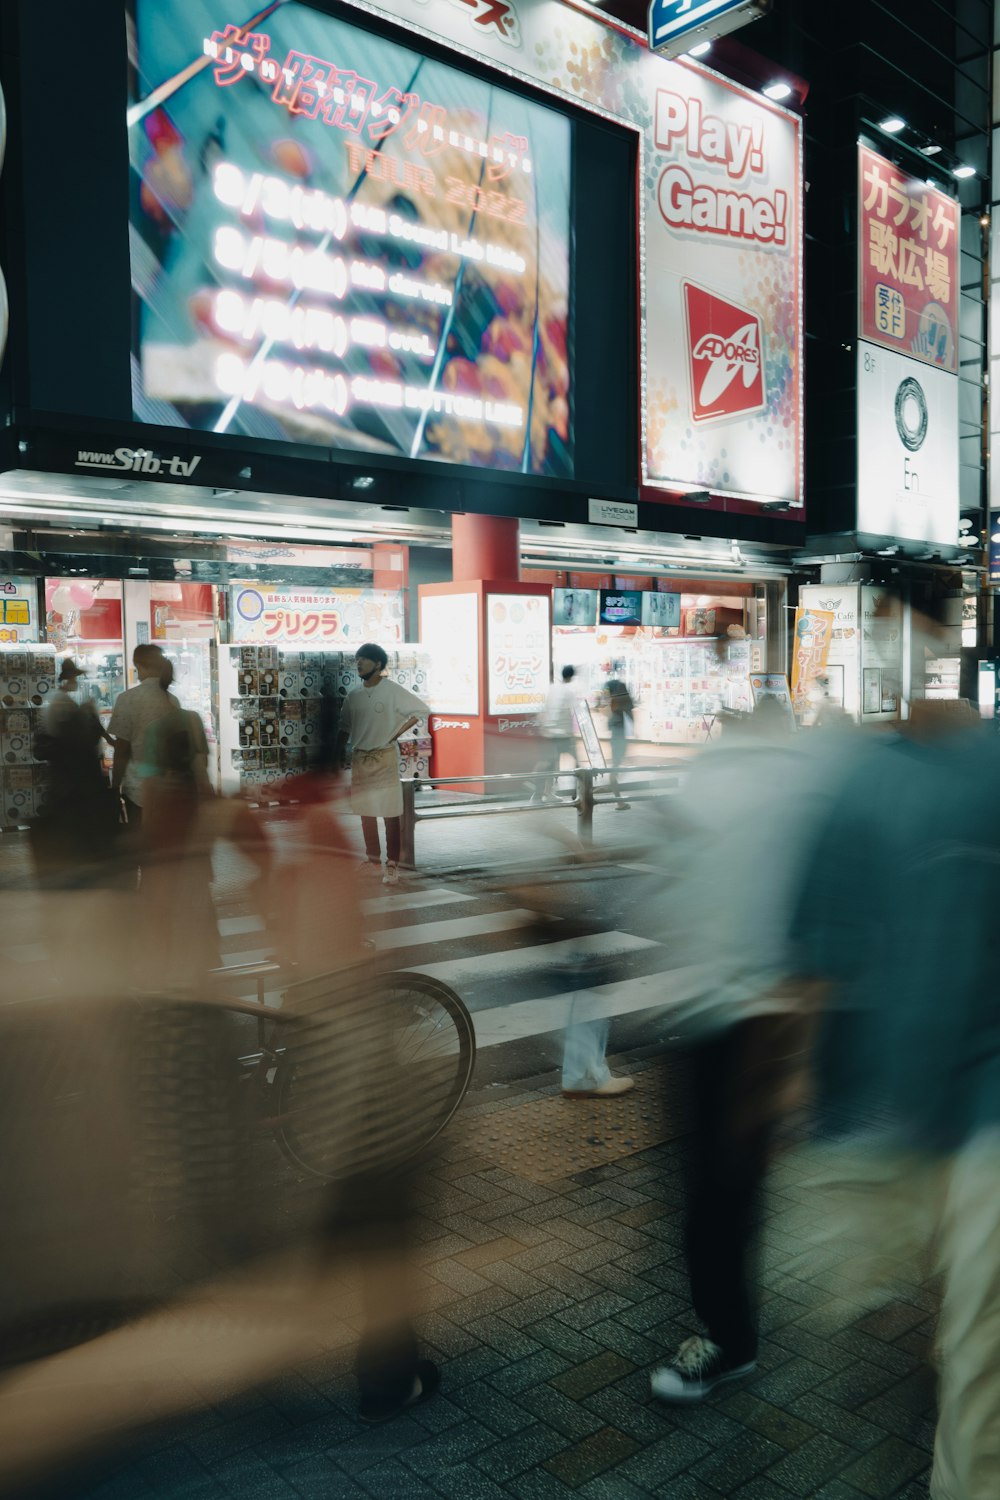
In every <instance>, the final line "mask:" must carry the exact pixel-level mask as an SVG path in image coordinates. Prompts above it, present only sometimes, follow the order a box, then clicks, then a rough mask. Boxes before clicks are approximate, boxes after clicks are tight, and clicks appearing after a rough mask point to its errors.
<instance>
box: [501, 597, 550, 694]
mask: <svg viewBox="0 0 1000 1500" xmlns="http://www.w3.org/2000/svg"><path fill="white" fill-rule="evenodd" d="M487 631H488V638H487V652H488V656H487V661H488V673H487V681H488V692H489V708H488V712H489V713H491V714H536V713H538V711H539V709H540V708H541V707H542V705H543V703H544V702H545V695H546V693H547V692H548V690H549V652H550V648H551V636H550V630H549V601H548V598H547V597H546V596H544V595H541V594H491V595H490V597H489V603H488V606H487Z"/></svg>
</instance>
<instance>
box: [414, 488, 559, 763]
mask: <svg viewBox="0 0 1000 1500" xmlns="http://www.w3.org/2000/svg"><path fill="white" fill-rule="evenodd" d="M519 529H520V526H519V522H518V520H517V518H516V517H515V516H472V515H454V516H452V519H451V537H452V568H451V571H452V579H453V582H451V583H431V584H421V586H420V600H421V639H425V637H424V633H423V631H424V619H423V615H424V605H425V604H427V602H428V601H429V600H431V599H434V600H435V601H440V600H442V599H448V598H451V599H454V600H455V601H456V602H455V622H456V624H455V630H456V632H457V636H456V639H460V640H461V641H462V642H463V643H464V645H465V646H466V647H467V648H468V649H467V651H466V652H465V654H464V657H463V654H462V652H461V651H460V652H459V653H458V658H459V659H458V662H457V672H456V683H457V682H463V683H464V684H465V685H464V687H463V689H462V691H461V692H457V691H456V693H455V695H454V697H453V699H452V700H451V701H449V702H446V703H442V708H441V710H440V711H435V712H434V713H433V714H432V715H431V731H432V734H433V736H434V774H435V776H456V777H458V776H477V775H480V774H482V773H484V772H485V773H486V774H487V775H489V774H492V773H493V772H515V773H516V772H517V771H522V770H528V769H530V768H531V767H532V766H533V765H534V763H535V761H536V760H537V759H538V746H537V742H536V740H535V739H534V737H533V728H534V719H535V714H536V713H537V709H538V707H539V706H540V704H541V702H542V700H543V698H544V689H545V687H546V686H547V684H548V673H549V663H550V661H551V642H550V641H549V640H548V639H547V638H545V635H544V632H545V624H546V622H547V621H548V619H549V608H548V600H549V598H550V590H549V588H548V586H547V585H546V584H541V583H522V582H521V559H520V538H519ZM470 596H471V599H470ZM543 599H544V600H545V604H544V607H542V603H541V601H542V600H543ZM473 601H474V602H473ZM435 613H436V615H437V616H438V619H439V620H440V615H441V609H440V606H439V605H438V606H437V607H436V608H435ZM470 620H474V622H475V624H474V635H473V631H472V628H471V627H470V624H469V622H470ZM459 621H462V622H463V623H462V624H459ZM437 628H438V630H439V631H440V630H441V628H442V627H441V625H440V624H438V627H437ZM539 631H541V633H542V637H543V638H541V639H538V640H536V639H535V636H536V635H538V634H539ZM443 649H444V650H450V649H451V644H450V640H449V638H448V634H447V627H445V639H444V647H443ZM519 651H520V652H521V654H522V655H523V657H524V660H525V667H526V670H527V673H528V679H527V681H526V682H525V681H523V680H522V678H521V674H520V670H519V665H518V661H512V662H511V660H510V658H511V653H512V652H513V653H514V656H515V657H516V656H517V653H518V652H519ZM470 656H472V657H474V659H475V666H474V668H473V669H472V670H471V671H470V667H471V662H470ZM497 662H499V664H500V665H499V666H497V667H496V671H497V674H498V675H497V681H496V685H495V684H494V680H493V677H492V676H491V665H493V666H495V665H496V663H497ZM505 674H506V675H505ZM532 674H534V678H535V679H537V680H535V681H533V680H532ZM472 676H474V677H475V678H476V679H477V680H476V681H475V682H473V683H471V684H470V677H472ZM526 688H528V689H530V690H531V696H530V697H526V696H525V689H526ZM439 697H440V694H439ZM470 789H471V788H470V786H469V784H468V783H465V790H470Z"/></svg>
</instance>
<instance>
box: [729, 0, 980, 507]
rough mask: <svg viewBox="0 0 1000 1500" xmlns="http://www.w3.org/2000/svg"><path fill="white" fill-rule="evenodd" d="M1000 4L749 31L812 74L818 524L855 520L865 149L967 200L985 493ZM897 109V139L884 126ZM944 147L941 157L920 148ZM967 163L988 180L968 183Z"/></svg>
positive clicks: (816, 8) (797, 14) (754, 41)
mask: <svg viewBox="0 0 1000 1500" xmlns="http://www.w3.org/2000/svg"><path fill="white" fill-rule="evenodd" d="M992 32H993V5H992V0H839V3H837V4H826V3H822V0H776V3H775V6H774V11H773V13H772V14H771V15H770V16H769V17H767V18H766V19H765V20H763V21H761V22H759V23H757V24H755V25H754V26H753V27H752V28H750V29H748V30H747V31H746V33H745V40H746V43H747V45H748V46H751V47H752V48H753V49H754V51H756V52H758V53H760V54H762V55H763V56H766V57H768V58H771V59H773V60H774V61H775V63H777V64H779V65H784V66H785V67H787V68H788V69H790V70H791V71H792V72H794V73H797V74H798V75H799V76H800V77H802V78H804V79H806V80H807V81H808V84H809V94H808V98H807V101H806V106H805V123H806V147H805V169H806V170H805V176H806V182H807V184H808V191H807V196H806V214H805V223H806V253H805V277H806V296H805V309H806V317H805V321H806V486H807V502H808V520H809V530H810V532H812V533H814V534H820V533H824V532H828V531H831V530H839V529H842V528H846V527H850V526H851V525H852V524H853V518H854V483H855V462H856V437H855V435H856V406H855V400H856V379H855V358H856V341H857V141H858V137H859V135H865V136H866V137H868V138H869V139H870V142H871V144H872V145H873V146H874V147H875V149H877V150H879V151H881V152H882V154H883V155H885V156H887V157H890V158H891V159H893V160H895V161H897V162H898V163H899V164H900V165H902V166H904V167H906V168H907V169H908V170H910V171H913V172H914V175H916V174H917V173H918V172H919V173H920V175H921V177H934V178H935V179H936V180H937V181H938V182H939V183H941V184H942V185H943V186H945V188H946V190H948V191H950V192H955V191H956V189H957V191H958V196H959V198H960V201H961V205H962V210H963V217H962V238H961V248H962V253H961V261H960V282H961V308H960V316H959V334H960V338H959V361H960V380H961V384H960V396H959V414H960V441H961V465H962V468H961V503H962V509H963V510H971V509H974V508H978V507H979V506H980V505H981V504H982V503H983V499H984V468H983V443H982V434H983V393H984V383H983V373H984V362H985V354H986V304H985V298H984V292H983V280H984V269H985V261H986V247H987V231H986V230H985V228H984V226H983V225H981V224H980V215H981V214H982V213H983V210H984V206H985V204H986V202H987V200H988V197H989V191H988V181H989V178H988V173H989V167H990V64H991V58H990V48H991V42H992ZM891 114H897V115H899V116H901V117H902V118H903V119H904V120H906V122H907V129H906V130H905V131H903V132H901V133H900V134H899V135H897V136H890V135H885V134H882V133H880V132H879V130H878V128H877V127H878V123H879V122H880V121H881V120H883V119H884V118H886V117H887V116H888V115H891ZM926 145H937V146H939V147H940V148H941V149H940V151H939V152H937V153H936V154H934V155H932V156H926V155H924V154H923V153H922V152H921V151H920V149H919V148H920V147H921V146H926ZM959 161H961V162H965V163H967V164H968V165H970V166H972V167H974V168H975V169H976V173H977V175H976V177H974V178H970V179H968V180H967V181H964V182H961V183H959V182H957V181H956V180H955V179H954V177H953V176H952V175H951V169H952V167H953V166H954V165H955V164H957V163H958V162H959Z"/></svg>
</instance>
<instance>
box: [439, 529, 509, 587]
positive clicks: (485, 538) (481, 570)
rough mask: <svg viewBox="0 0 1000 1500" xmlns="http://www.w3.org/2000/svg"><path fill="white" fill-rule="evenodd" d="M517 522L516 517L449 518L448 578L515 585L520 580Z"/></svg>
mask: <svg viewBox="0 0 1000 1500" xmlns="http://www.w3.org/2000/svg"><path fill="white" fill-rule="evenodd" d="M519 531H520V522H519V521H518V519H517V517H516V516H469V515H456V516H452V518H451V576H452V578H453V579H454V581H455V582H456V583H467V582H471V581H472V580H473V579H476V580H479V579H491V580H494V581H496V582H501V581H502V582H504V583H516V582H517V581H518V579H519V578H520V576H521V547H520V536H519Z"/></svg>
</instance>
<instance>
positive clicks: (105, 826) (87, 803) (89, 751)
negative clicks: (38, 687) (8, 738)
mask: <svg viewBox="0 0 1000 1500" xmlns="http://www.w3.org/2000/svg"><path fill="white" fill-rule="evenodd" d="M84 675H85V668H83V667H78V666H77V665H76V663H75V662H74V661H73V660H72V659H71V658H69V657H67V658H66V659H65V660H64V661H63V663H62V665H61V667H60V669H59V678H58V682H57V685H56V692H55V693H54V694H53V695H52V697H51V698H50V699H49V701H48V703H47V704H46V705H45V708H44V709H43V710H42V714H41V718H40V721H39V725H38V731H37V733H36V735H35V755H36V756H37V758H38V759H39V760H43V761H45V762H46V763H47V765H48V776H47V786H46V793H45V805H44V809H43V810H42V812H41V813H40V814H39V817H38V818H37V820H36V823H35V825H34V827H33V830H32V848H33V852H34V855H35V860H36V864H37V866H38V871H39V874H40V875H41V876H42V877H43V878H44V879H45V880H46V881H47V882H48V883H52V882H60V883H61V882H63V881H65V880H67V879H68V880H70V881H73V880H75V879H77V878H81V877H83V876H85V875H87V874H88V873H89V874H90V875H93V874H94V873H95V872H96V870H97V868H98V867H99V866H100V865H101V864H102V863H103V862H104V861H105V860H106V859H107V857H108V856H109V854H110V853H111V850H112V846H113V842H114V835H115V826H116V822H117V819H116V817H115V810H114V803H113V799H112V796H111V791H110V788H109V786H108V781H107V777H106V775H105V773H104V770H103V767H102V765H101V740H102V739H103V737H104V730H103V729H102V727H101V721H100V719H99V718H98V717H97V712H96V710H95V708H94V706H93V702H92V701H91V700H88V701H87V702H86V703H79V702H78V701H77V699H76V697H75V696H74V694H75V693H76V690H77V684H78V682H79V679H80V678H81V677H82V676H84Z"/></svg>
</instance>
